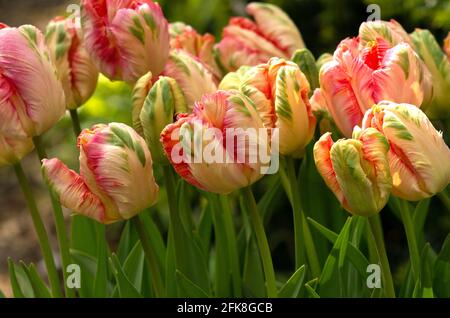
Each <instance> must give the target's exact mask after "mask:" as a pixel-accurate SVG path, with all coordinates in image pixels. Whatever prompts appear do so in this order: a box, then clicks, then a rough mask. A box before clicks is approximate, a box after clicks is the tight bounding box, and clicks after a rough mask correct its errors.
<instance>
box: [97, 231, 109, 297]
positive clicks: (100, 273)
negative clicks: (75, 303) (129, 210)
mask: <svg viewBox="0 0 450 318" xmlns="http://www.w3.org/2000/svg"><path fill="white" fill-rule="evenodd" d="M104 240H105V228H104V227H103V226H102V227H99V228H98V232H97V250H98V251H97V270H96V273H95V278H94V296H95V297H98V298H104V297H106V296H107V285H108V264H107V258H108V252H107V250H106V244H105V242H102V241H104Z"/></svg>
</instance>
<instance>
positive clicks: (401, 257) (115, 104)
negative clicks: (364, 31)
mask: <svg viewBox="0 0 450 318" xmlns="http://www.w3.org/2000/svg"><path fill="white" fill-rule="evenodd" d="M159 2H160V4H161V5H162V8H163V10H164V13H165V15H166V17H167V19H168V20H169V21H170V22H175V21H184V22H186V23H188V24H190V25H192V26H193V27H195V28H196V29H197V30H198V31H199V32H201V33H204V32H210V33H212V34H214V35H215V36H216V39H217V40H219V39H220V34H221V30H222V28H223V27H224V26H225V25H226V24H227V22H228V20H229V18H230V17H231V16H235V15H245V6H246V3H247V1H243V0H228V1H225V0H161V1H159ZM266 2H269V3H273V4H276V5H279V6H280V7H281V8H283V9H284V10H285V11H286V12H287V13H288V14H289V15H290V17H291V18H292V19H293V20H294V21H295V23H296V24H297V26H298V27H299V29H300V30H301V32H302V35H303V38H304V40H305V43H306V45H307V46H308V48H309V49H310V50H311V51H312V52H313V53H314V54H315V55H316V56H319V55H320V54H321V53H324V52H333V50H334V48H335V47H336V45H337V44H338V43H339V42H340V41H341V40H342V39H344V38H345V37H348V36H355V35H356V34H357V33H358V28H359V25H360V24H361V23H362V22H364V21H366V20H367V18H368V16H369V15H370V14H371V12H367V6H368V5H369V4H378V5H379V6H380V10H381V11H380V13H381V18H382V19H383V20H389V19H391V18H394V19H396V20H397V21H399V22H400V23H401V24H402V25H403V26H404V27H405V29H406V30H407V31H408V32H411V31H413V30H414V28H415V27H420V28H427V29H430V30H431V31H432V32H433V33H434V34H435V36H436V38H437V40H438V42H439V43H442V40H443V39H444V37H445V35H446V34H447V32H448V31H449V30H450V1H449V0H379V1H368V0H362V1H358V0H341V1H335V0H272V1H266ZM73 3H78V1H77V0H69V1H66V0H15V1H13V2H12V1H10V0H0V22H3V23H6V24H8V25H11V26H18V25H21V24H28V23H29V24H35V25H37V26H38V27H40V28H41V29H44V28H45V25H46V24H47V22H48V20H50V19H51V18H52V17H54V16H55V15H63V14H65V12H66V8H67V6H68V5H69V4H73ZM80 117H81V121H82V126H83V127H84V128H86V127H89V126H91V125H92V124H94V123H100V122H105V123H106V122H112V121H118V122H124V123H127V124H130V123H131V88H130V87H129V86H128V85H126V84H124V83H120V82H114V83H113V82H110V81H109V80H107V79H106V78H104V77H101V78H100V81H99V85H98V89H97V91H96V93H95V95H94V96H93V97H92V98H91V99H90V100H89V101H88V102H87V104H86V105H85V106H84V107H83V108H81V109H80ZM44 140H45V143H46V144H47V145H48V152H49V155H50V157H52V156H58V157H59V158H60V159H61V160H63V161H64V162H65V163H67V164H68V166H70V167H72V168H77V166H78V151H77V149H76V142H75V137H74V135H73V133H72V127H71V122H70V120H69V118H68V117H67V116H66V117H65V118H63V120H61V121H60V122H59V123H58V125H57V126H56V127H55V128H53V129H52V130H51V131H49V132H48V133H47V134H46V135H45V136H44ZM24 166H25V167H26V170H27V173H28V175H29V176H30V178H31V179H32V182H33V185H34V187H35V192H36V193H37V196H38V198H39V206H40V207H41V210H42V211H43V214H44V215H45V216H46V220H47V224H48V225H49V228H53V227H52V226H51V225H52V224H51V223H52V220H51V211H50V203H49V202H48V198H47V195H46V191H45V189H44V188H43V186H42V182H41V180H40V173H39V164H38V162H37V159H36V156H35V154H34V153H33V154H30V155H29V156H28V157H27V158H25V163H24ZM256 188H257V189H263V187H262V186H260V185H258V186H257V187H256ZM286 202H287V200H286V198H281V199H280V203H279V204H277V208H278V209H279V211H280V214H279V215H278V216H277V218H275V219H274V220H273V223H271V226H270V232H271V233H270V234H269V236H270V237H271V243H272V247H273V248H274V253H275V255H274V259H275V260H276V261H277V264H276V266H277V267H278V268H279V269H281V270H283V269H288V268H290V266H291V264H292V224H291V214H290V207H289V206H287V205H286ZM0 206H1V207H2V208H0V289H2V290H4V291H5V290H6V293H7V294H8V285H9V282H8V281H7V276H6V275H7V264H6V260H7V257H8V256H11V257H13V258H14V259H25V260H27V261H34V262H38V261H39V253H38V246H37V240H36V238H35V236H34V231H33V228H32V224H31V222H30V221H29V218H28V214H27V211H26V206H25V204H24V201H23V198H22V194H21V192H20V189H19V188H18V186H17V182H16V181H15V178H14V173H13V171H12V169H9V168H1V169H0ZM330 212H331V211H330ZM386 212H387V213H384V214H383V222H384V226H385V234H386V238H387V242H389V243H388V244H387V248H388V253H390V254H391V255H395V258H394V259H392V261H393V263H391V266H393V267H394V268H396V267H397V265H398V266H399V267H400V268H401V265H402V264H403V263H404V262H405V261H407V255H408V254H407V248H406V245H405V238H404V233H403V228H402V225H401V223H400V222H399V221H398V220H397V219H395V217H394V216H393V215H392V214H391V213H389V212H388V211H386ZM67 216H68V213H67ZM346 217H347V214H346V213H345V212H339V215H332V216H331V220H334V221H335V222H334V224H332V228H333V227H335V228H336V229H339V228H340V227H341V226H342V223H343V221H344V220H345V218H346ZM67 220H69V217H68V218H67ZM329 221H330V220H329ZM329 223H333V222H331V221H330V222H329ZM426 227H427V229H428V231H427V233H428V234H427V235H428V237H427V238H426V239H427V240H429V241H430V242H431V243H432V244H436V245H438V246H436V249H439V248H440V246H439V244H440V242H442V240H443V237H444V236H445V235H446V234H447V233H448V229H449V228H450V215H449V214H448V213H447V214H445V213H442V210H440V205H439V203H438V202H434V201H433V202H432V207H431V212H430V215H429V218H428V220H427V225H426ZM52 235H53V236H54V233H52ZM111 235H113V234H111ZM52 241H53V242H56V239H53V240H52ZM55 249H56V246H55ZM400 274H401V271H400ZM400 274H399V275H400Z"/></svg>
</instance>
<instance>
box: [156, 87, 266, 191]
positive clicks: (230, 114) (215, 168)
mask: <svg viewBox="0 0 450 318" xmlns="http://www.w3.org/2000/svg"><path fill="white" fill-rule="evenodd" d="M254 91H255V92H256V93H259V92H258V91H256V90H254ZM255 106H256V105H255V104H254V103H253V102H252V100H251V99H250V98H249V97H247V96H245V95H244V94H242V93H240V92H238V91H217V92H216V93H214V94H210V95H204V96H203V98H202V99H201V101H198V102H197V103H196V104H195V108H194V111H193V113H192V114H191V115H187V114H181V115H179V116H178V120H177V121H176V122H175V123H173V124H170V125H168V126H167V127H166V128H165V129H164V130H163V132H162V133H161V142H162V144H163V148H164V151H165V153H166V156H167V158H168V159H169V161H170V162H171V164H172V165H173V167H174V168H175V170H176V172H177V173H178V174H179V175H180V176H181V177H182V178H184V179H185V180H186V181H187V182H189V183H191V184H192V185H194V186H197V187H198V188H200V189H203V190H206V191H210V192H214V193H230V192H232V191H234V190H237V189H240V188H243V187H246V186H249V185H251V184H252V183H254V182H256V181H257V180H259V179H260V178H261V177H262V176H263V172H262V171H263V169H262V166H263V165H264V164H268V163H269V162H264V160H262V159H261V156H258V158H255V157H256V156H255V157H254V156H253V155H255V154H256V153H255V152H256V151H263V152H265V151H269V149H270V147H271V145H270V141H268V140H267V139H265V138H264V137H265V136H263V135H264V134H260V135H258V132H259V131H261V130H262V131H264V132H266V136H267V135H269V134H270V132H268V129H269V128H271V127H268V126H267V125H268V124H270V123H268V122H266V120H265V117H264V116H263V115H261V114H262V112H263V110H262V109H260V110H259V111H258V109H256V107H255ZM262 106H263V105H259V107H262ZM264 106H265V107H267V108H266V109H267V110H268V105H264ZM248 130H252V131H255V130H256V135H251V134H247V133H248ZM230 132H231V134H230ZM247 137H248V140H246V139H245V138H247ZM243 138H244V139H243ZM235 140H237V142H235ZM242 140H244V142H243V143H242V142H241V141H242ZM203 149H204V151H202V150H203ZM208 151H209V152H208ZM208 153H210V154H211V156H212V157H213V158H209V157H208V156H206V154H208ZM212 153H213V154H212ZM252 157H253V158H255V159H256V160H255V161H252V159H251V158H252Z"/></svg>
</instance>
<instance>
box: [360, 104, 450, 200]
mask: <svg viewBox="0 0 450 318" xmlns="http://www.w3.org/2000/svg"><path fill="white" fill-rule="evenodd" d="M367 127H373V128H376V129H377V130H379V131H380V132H381V133H383V134H384V136H386V139H387V140H388V141H389V144H390V150H389V154H388V158H389V165H390V168H391V173H392V178H393V188H392V193H393V194H394V195H396V196H398V197H400V198H402V199H405V200H410V201H417V200H421V199H424V198H428V197H431V196H433V195H434V194H436V193H438V192H441V191H442V190H443V189H445V187H446V186H447V185H448V184H449V182H450V149H449V148H448V147H447V145H446V144H445V142H444V140H443V138H442V134H441V133H440V132H438V131H437V130H436V129H435V128H434V127H433V125H432V124H431V122H430V120H429V119H428V118H427V116H426V115H425V114H424V113H423V112H422V111H421V110H420V109H419V108H417V107H415V106H414V105H409V104H397V103H393V102H389V101H383V102H380V103H379V104H378V105H375V106H373V107H372V109H370V110H368V111H367V113H366V115H365V116H364V120H363V128H367Z"/></svg>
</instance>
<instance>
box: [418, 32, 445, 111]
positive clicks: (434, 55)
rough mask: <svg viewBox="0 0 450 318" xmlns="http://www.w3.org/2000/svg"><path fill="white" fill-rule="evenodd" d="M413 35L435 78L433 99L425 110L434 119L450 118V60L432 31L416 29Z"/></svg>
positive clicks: (420, 53) (423, 58)
mask: <svg viewBox="0 0 450 318" xmlns="http://www.w3.org/2000/svg"><path fill="white" fill-rule="evenodd" d="M411 37H412V39H413V41H414V44H415V47H416V52H417V53H418V54H419V55H420V57H421V58H422V60H423V61H424V62H425V65H426V66H427V68H428V70H429V71H430V73H431V76H432V78H433V88H434V90H433V100H432V101H431V103H430V105H429V106H428V107H426V109H425V112H426V114H427V115H428V117H430V118H434V119H439V118H450V107H449V105H450V104H449V98H450V95H449V92H450V60H449V59H447V56H446V55H445V53H444V52H443V51H442V50H441V48H440V47H439V44H438V43H437V41H436V39H435V38H434V36H433V34H431V32H430V31H428V30H421V29H416V30H415V31H414V32H413V33H412V34H411Z"/></svg>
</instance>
